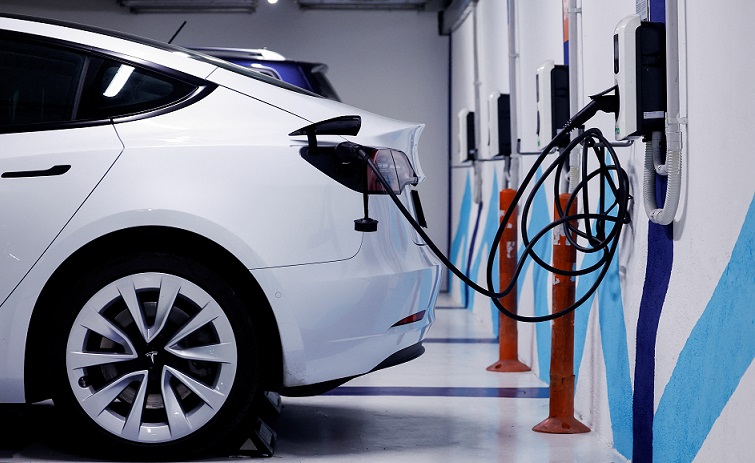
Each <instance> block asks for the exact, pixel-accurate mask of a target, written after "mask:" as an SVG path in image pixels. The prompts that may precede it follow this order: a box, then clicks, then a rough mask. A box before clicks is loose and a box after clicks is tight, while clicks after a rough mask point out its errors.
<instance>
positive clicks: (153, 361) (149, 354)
mask: <svg viewBox="0 0 755 463" xmlns="http://www.w3.org/2000/svg"><path fill="white" fill-rule="evenodd" d="M144 355H146V356H147V357H149V359H150V360H151V361H152V364H153V365H154V363H155V357H157V351H154V350H153V351H152V352H147V353H146V354H144Z"/></svg>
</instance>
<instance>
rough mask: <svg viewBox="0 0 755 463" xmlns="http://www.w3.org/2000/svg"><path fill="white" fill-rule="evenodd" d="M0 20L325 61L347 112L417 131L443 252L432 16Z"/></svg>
mask: <svg viewBox="0 0 755 463" xmlns="http://www.w3.org/2000/svg"><path fill="white" fill-rule="evenodd" d="M0 12H2V13H15V14H26V15H33V16H41V17H48V18H53V19H60V20H66V21H73V22H78V23H83V24H87V25H92V26H98V27H104V28H107V29H113V30H119V31H122V32H127V33H131V34H136V35H141V36H145V37H149V38H153V39H156V40H162V41H168V40H169V39H170V38H171V36H173V34H174V33H175V31H176V30H177V29H178V27H179V26H181V23H182V22H183V21H184V20H185V21H187V24H186V26H185V27H184V28H183V29H182V31H181V32H180V34H179V35H178V36H177V38H176V39H175V40H174V43H175V44H176V45H182V46H225V47H241V48H263V47H267V48H269V49H271V50H274V51H277V52H279V53H281V54H283V55H284V56H286V57H287V58H290V59H296V60H301V61H315V62H323V63H326V64H327V65H328V67H329V70H328V74H327V75H328V78H329V79H330V80H331V82H332V83H333V86H334V87H335V89H336V91H337V92H338V94H339V96H340V97H341V99H342V100H343V101H344V102H345V103H347V104H350V105H353V106H356V107H359V108H363V109H366V110H369V111H372V112H375V113H378V114H382V115H385V116H389V117H394V118H397V119H401V120H406V121H411V122H421V123H425V124H426V127H425V130H424V132H423V135H422V138H421V140H420V145H419V149H420V158H421V162H422V167H423V170H424V172H425V174H426V175H427V181H426V182H425V183H423V184H422V185H421V186H420V188H419V190H420V192H421V194H422V200H423V206H424V209H425V215H426V216H427V221H428V225H429V229H428V230H429V234H430V236H431V237H432V238H433V239H434V240H435V241H436V243H438V245H439V246H440V247H441V249H445V248H446V247H447V233H446V230H447V228H448V227H447V220H448V219H447V217H448V201H447V198H448V169H447V166H448V146H447V144H448V143H447V133H448V131H447V124H448V119H447V107H448V38H447V37H442V36H440V35H439V34H438V16H437V12H414V11H312V10H306V11H304V10H300V9H299V8H298V6H296V4H295V3H294V2H293V1H292V0H281V1H280V2H278V4H276V5H269V4H267V2H264V1H261V2H259V6H258V7H257V11H256V12H255V13H253V14H239V13H236V14H229V13H215V14H197V13H194V14H188V13H182V14H172V13H171V14H168V13H158V14H132V13H129V12H128V9H126V8H123V7H120V6H118V5H117V3H116V1H115V0H66V1H60V0H3V1H2V2H0Z"/></svg>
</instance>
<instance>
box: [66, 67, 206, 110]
mask: <svg viewBox="0 0 755 463" xmlns="http://www.w3.org/2000/svg"><path fill="white" fill-rule="evenodd" d="M196 89H197V87H196V86H195V85H192V84H189V83H186V82H183V81H181V80H179V79H176V78H173V77H170V76H167V75H164V74H161V73H158V72H155V71H152V70H149V69H145V68H141V67H138V66H136V65H134V64H132V63H124V62H120V61H117V60H114V59H109V58H104V57H98V56H93V57H92V58H91V60H90V62H89V66H88V69H87V76H86V79H85V80H84V86H83V89H82V93H81V102H80V105H79V109H78V112H77V119H79V120H96V119H107V118H116V117H121V116H127V115H131V114H137V113H141V112H144V111H151V110H155V109H159V108H162V107H165V106H168V105H170V104H172V103H175V102H177V101H179V100H182V99H183V98H185V97H187V96H189V95H190V94H192V93H193V92H194V91H195V90H196Z"/></svg>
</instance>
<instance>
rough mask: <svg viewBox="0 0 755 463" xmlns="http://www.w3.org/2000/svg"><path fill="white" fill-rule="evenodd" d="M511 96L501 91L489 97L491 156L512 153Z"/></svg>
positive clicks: (489, 145)
mask: <svg viewBox="0 0 755 463" xmlns="http://www.w3.org/2000/svg"><path fill="white" fill-rule="evenodd" d="M510 101H511V98H510V97H509V95H508V94H502V93H500V92H495V93H491V94H490V96H489V97H488V133H489V135H488V149H489V153H490V156H491V157H493V156H509V155H511V104H510Z"/></svg>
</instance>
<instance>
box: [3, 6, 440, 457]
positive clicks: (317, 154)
mask: <svg viewBox="0 0 755 463" xmlns="http://www.w3.org/2000/svg"><path fill="white" fill-rule="evenodd" d="M421 130H422V125H418V124H409V123H405V122H400V121H396V120H392V119H388V118H384V117H380V116H377V115H375V114H371V113H368V112H365V111H362V110H359V109H356V108H353V107H349V106H346V105H344V104H341V103H338V102H335V101H332V100H328V99H325V98H322V97H319V96H317V95H315V94H311V93H308V92H306V91H304V90H302V89H300V88H297V87H293V86H290V85H288V84H285V83H283V82H281V81H279V80H276V79H270V78H267V77H265V76H263V75H261V74H259V73H255V72H252V71H249V70H245V69H244V68H242V67H237V66H235V65H232V64H230V63H226V62H224V61H220V60H217V59H215V58H211V57H209V56H204V55H201V54H197V53H195V52H192V51H188V50H185V49H181V48H177V47H172V46H169V45H166V44H161V43H157V42H152V41H149V40H145V39H139V38H136V37H131V36H126V35H122V34H116V33H111V32H106V31H102V30H97V29H94V28H87V27H82V26H77V25H72V24H68V23H60V22H55V21H48V20H35V19H31V18H25V17H17V16H7V15H6V16H0V249H1V250H2V252H1V253H0V303H1V305H0V402H3V403H31V402H37V401H42V400H47V399H49V398H52V399H53V401H54V403H55V406H56V410H59V412H60V414H61V415H62V416H63V417H64V419H65V420H66V426H65V427H66V428H68V429H69V431H73V432H72V434H73V435H74V436H79V437H80V438H81V439H82V442H83V443H84V445H88V446H95V445H97V446H102V447H107V448H108V449H110V450H111V451H113V452H119V453H120V454H121V455H134V454H139V453H140V452H141V453H142V455H148V456H149V457H150V458H158V457H161V456H162V457H171V456H176V455H182V454H183V455H185V454H193V455H196V452H202V451H215V450H217V449H219V448H221V447H222V446H226V445H231V444H235V443H238V442H239V439H241V438H243V436H244V435H245V433H247V432H248V427H249V422H250V420H251V419H252V417H253V416H254V412H255V410H254V403H255V397H259V395H260V394H261V393H262V392H263V391H276V392H280V393H281V394H283V395H311V394H318V393H322V392H324V391H326V390H328V389H329V388H333V387H336V386H337V385H339V384H341V383H343V382H345V381H347V380H348V379H351V378H353V377H355V376H359V375H362V374H365V373H368V372H370V371H373V370H376V369H379V368H384V367H387V366H391V365H395V364H397V363H401V362H404V361H407V360H410V359H412V358H414V357H416V356H418V355H419V354H421V353H422V345H421V343H422V340H423V337H424V335H425V333H426V331H427V329H428V327H429V326H430V324H431V322H432V320H433V318H434V314H433V306H434V304H435V300H436V297H437V293H438V285H439V278H440V266H439V264H438V261H437V260H436V258H435V257H434V256H433V255H431V253H430V252H429V250H428V249H427V246H426V245H425V244H424V243H423V242H422V240H421V239H420V238H419V236H418V235H417V234H416V232H415V231H414V230H413V229H412V228H411V227H410V226H409V225H408V223H407V222H406V220H405V219H404V217H403V216H401V214H400V213H399V211H398V209H397V208H396V205H395V204H393V203H392V202H391V199H390V197H388V196H387V195H385V194H384V193H385V191H381V188H380V185H378V184H377V183H376V180H375V174H374V173H373V171H372V170H371V169H369V168H368V166H367V164H366V163H365V162H364V161H363V160H360V159H357V158H354V157H350V156H348V155H344V153H343V150H341V151H339V149H338V146H339V143H342V142H345V141H347V140H348V141H350V142H353V143H357V144H359V150H361V151H360V152H361V153H364V154H366V155H368V156H371V157H372V158H373V159H374V160H375V163H376V164H377V165H378V166H379V168H380V172H382V174H383V175H384V176H386V177H388V181H389V182H390V183H391V185H393V190H394V191H395V192H396V193H397V194H398V195H399V198H401V199H402V201H403V202H404V203H405V205H406V207H407V208H408V209H409V210H410V211H411V213H413V214H417V215H420V212H421V211H420V209H419V204H418V195H416V190H414V189H413V185H416V184H417V183H418V182H419V181H421V180H422V177H423V175H422V171H421V168H420V165H419V161H418V157H417V143H418V137H419V135H420V132H421ZM357 132H358V133H357ZM349 146H350V147H351V149H352V151H353V147H354V145H349ZM381 193H383V194H381ZM365 217H369V219H370V220H364V218H365ZM357 219H361V220H357ZM375 220H377V230H376V231H372V230H373V228H374V226H375V222H374V221H375ZM357 229H358V230H357ZM69 423H70V424H69ZM122 452H126V453H122Z"/></svg>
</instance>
